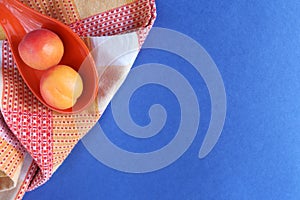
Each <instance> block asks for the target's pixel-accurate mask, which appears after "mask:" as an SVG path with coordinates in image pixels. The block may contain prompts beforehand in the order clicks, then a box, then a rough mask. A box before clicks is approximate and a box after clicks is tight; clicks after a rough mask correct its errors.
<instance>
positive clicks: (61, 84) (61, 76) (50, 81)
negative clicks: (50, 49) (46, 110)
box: [40, 65, 83, 109]
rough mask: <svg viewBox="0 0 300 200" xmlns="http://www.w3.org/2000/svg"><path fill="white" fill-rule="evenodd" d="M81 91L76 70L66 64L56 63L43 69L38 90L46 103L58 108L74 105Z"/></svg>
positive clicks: (81, 85) (80, 82)
mask: <svg viewBox="0 0 300 200" xmlns="http://www.w3.org/2000/svg"><path fill="white" fill-rule="evenodd" d="M82 91H83V83H82V79H81V77H80V75H79V73H78V72H76V71H75V70H74V69H72V68H71V67H69V66H67V65H57V66H54V67H52V68H50V69H48V70H46V71H45V73H44V74H43V75H42V78H41V81H40V92H41V95H42V97H43V99H44V100H45V102H46V103H47V104H49V105H50V106H52V107H54V108H58V109H67V108H71V107H72V106H74V104H75V103H76V101H77V99H78V98H79V97H80V95H81V94H82Z"/></svg>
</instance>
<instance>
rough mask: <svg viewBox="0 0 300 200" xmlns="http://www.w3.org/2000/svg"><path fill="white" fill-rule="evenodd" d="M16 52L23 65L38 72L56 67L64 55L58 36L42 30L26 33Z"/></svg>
mask: <svg viewBox="0 0 300 200" xmlns="http://www.w3.org/2000/svg"><path fill="white" fill-rule="evenodd" d="M18 50H19V55H20V57H21V59H22V60H23V61H24V63H25V64H26V65H28V66H29V67H32V68H34V69H38V70H45V69H48V68H50V67H53V66H55V65H57V64H58V63H59V62H60V61H61V59H62V57H63V54H64V46H63V42H62V41H61V39H60V38H59V36H58V35H57V34H55V33H54V32H52V31H50V30H47V29H43V28H42V29H37V30H34V31H31V32H29V33H27V34H26V35H25V37H24V38H23V39H22V41H21V42H20V44H19V46H18Z"/></svg>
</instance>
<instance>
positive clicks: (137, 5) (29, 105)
mask: <svg viewBox="0 0 300 200" xmlns="http://www.w3.org/2000/svg"><path fill="white" fill-rule="evenodd" d="M22 2H23V3H24V4H26V5H28V6H29V7H32V8H33V9H35V10H37V11H39V12H41V13H43V14H45V15H48V16H51V17H53V18H56V19H58V20H60V21H62V22H64V23H66V24H69V26H70V27H71V28H72V29H73V30H74V32H76V33H77V34H78V35H79V36H81V37H82V38H84V40H85V41H86V42H87V44H88V46H89V47H90V49H91V52H92V55H93V56H94V58H95V62H96V65H97V69H98V73H99V75H100V82H99V92H98V97H97V99H96V100H95V102H94V103H93V104H92V105H91V106H90V107H89V108H88V109H86V110H85V111H83V112H81V113H78V114H59V113H56V112H54V111H52V110H49V109H48V108H46V107H45V106H43V105H42V104H41V103H40V102H39V101H38V100H37V99H36V98H35V97H34V96H33V95H32V93H31V92H30V90H29V89H28V88H27V86H26V85H25V84H24V82H23V80H22V78H21V76H20V75H19V72H18V70H17V68H16V66H15V63H14V60H13V58H12V54H11V51H10V48H9V45H8V42H7V41H6V40H4V35H3V32H2V31H1V30H0V39H1V38H2V39H3V40H1V41H0V45H1V46H2V51H0V66H1V70H0V72H1V73H0V96H1V98H0V107H1V113H0V199H1V200H10V199H22V197H23V195H24V193H25V192H26V191H28V190H33V189H35V188H36V187H38V186H40V185H41V184H43V183H45V182H46V181H47V180H48V179H49V178H50V177H51V175H52V174H53V173H54V172H55V170H56V169H57V168H58V167H59V166H60V165H61V164H62V162H63V161H64V159H65V158H66V157H67V156H68V154H69V153H70V151H71V150H72V149H73V147H74V146H75V145H76V143H77V142H78V141H79V140H80V139H81V138H82V137H83V136H84V135H85V134H86V133H87V132H88V131H89V130H90V129H91V128H92V127H93V126H94V124H95V123H96V122H97V121H98V120H99V118H100V116H101V114H102V113H103V112H104V110H105V108H106V106H107V105H108V103H109V101H110V100H111V98H112V97H113V95H114V94H115V92H116V91H117V89H118V88H119V87H120V85H121V84H122V82H123V81H124V79H125V78H126V76H127V74H128V72H129V70H130V68H131V66H132V64H133V62H134V60H135V58H136V56H137V54H138V51H139V49H140V47H141V45H142V43H143V42H144V40H145V38H146V36H147V34H148V32H149V30H150V29H151V27H152V25H153V22H154V20H155V17H156V12H155V2H154V0H118V1H111V0H98V1H94V0H85V1H81V0H34V1H33V0H23V1H22Z"/></svg>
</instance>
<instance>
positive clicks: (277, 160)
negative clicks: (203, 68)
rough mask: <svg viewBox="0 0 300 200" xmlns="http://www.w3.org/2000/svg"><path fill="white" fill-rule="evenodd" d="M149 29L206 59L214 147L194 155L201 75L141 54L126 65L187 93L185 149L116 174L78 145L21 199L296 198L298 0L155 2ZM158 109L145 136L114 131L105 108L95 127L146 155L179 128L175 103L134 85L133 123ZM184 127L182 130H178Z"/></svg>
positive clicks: (204, 93) (299, 167)
mask: <svg viewBox="0 0 300 200" xmlns="http://www.w3.org/2000/svg"><path fill="white" fill-rule="evenodd" d="M156 3H157V14H158V17H157V20H156V23H155V27H164V28H168V29H172V30H175V31H178V32H180V33H183V34H185V35H187V36H189V37H191V38H193V39H194V40H195V41H197V42H198V43H199V44H201V45H202V46H203V47H204V48H205V50H206V51H207V52H208V53H209V55H210V56H211V58H212V59H213V60H214V62H215V64H216V65H217V67H218V70H219V72H220V74H221V76H222V78H223V82H224V86H225V89H226V97H227V113H226V120H225V125H224V129H223V131H222V135H221V137H220V139H219V141H218V143H217V144H216V146H215V147H214V149H213V150H212V151H211V152H210V153H209V154H208V156H206V157H205V158H204V159H199V157H198V153H199V149H200V146H201V144H202V142H203V139H204V137H205V133H206V131H207V129H208V127H209V122H210V118H211V101H210V96H209V91H208V88H207V86H206V84H205V81H204V80H203V77H201V76H199V74H197V71H196V70H195V68H194V67H193V66H192V65H191V63H188V62H187V61H186V60H185V59H183V58H181V57H179V56H176V55H174V54H172V53H170V52H165V51H161V50H155V49H143V50H142V51H141V53H140V54H139V57H138V59H137V61H136V63H135V66H134V67H138V66H140V65H142V64H144V63H160V64H165V65H168V66H169V67H172V68H173V69H175V70H176V71H177V72H179V73H180V74H182V75H183V76H184V77H185V78H186V79H187V80H188V81H189V83H190V85H191V86H192V87H193V89H194V92H195V94H196V95H197V99H198V101H199V106H200V107H201V115H200V121H199V129H198V131H197V135H196V137H195V138H194V140H193V143H192V144H191V146H190V147H189V148H188V149H187V151H186V152H185V153H184V154H183V155H182V156H181V157H180V158H179V159H178V160H176V162H174V163H172V164H171V165H169V166H167V167H165V168H163V169H161V170H158V171H153V172H150V173H138V174H136V173H125V172H122V171H118V170H115V169H112V168H111V167H108V166H106V165H104V164H103V163H101V162H99V161H98V160H96V159H95V158H94V157H93V156H92V155H91V154H90V153H89V152H88V151H87V150H86V148H85V146H84V145H83V143H82V142H79V144H78V145H77V146H76V147H75V149H74V150H73V151H72V153H71V154H70V156H69V157H68V158H67V159H66V161H65V162H64V163H63V165H62V166H61V167H60V168H59V169H58V170H57V172H56V173H55V174H54V175H53V177H52V178H51V180H50V181H49V182H47V183H46V184H45V185H43V186H42V187H40V188H38V189H36V190H35V191H33V192H29V193H27V194H26V195H25V198H24V199H25V200H36V199H43V200H53V199H56V200H69V199H70V200H81V199H82V200H85V199H95V200H98V199H99V200H100V199H116V200H118V199H122V200H123V199H129V200H140V199H145V200H153V199H163V200H165V199H172V200H177V199H178V200H182V199H191V200H200V199H205V200H206V199H217V200H223V199H224V200H241V199H249V200H250V199H251V200H252V199H272V200H273V199H295V200H297V199H300V190H299V187H300V134H299V133H300V132H299V130H300V3H299V2H298V1H293V0H290V1H286V0H275V1H258V0H255V1H244V0H242V1H241V0H239V1H238V0H234V1H221V0H213V1H203V0H199V1H184V2H183V1H179V0H173V1H169V0H164V1H162V0H157V1H156ZM153 104H161V105H163V106H164V108H165V110H166V112H167V113H168V118H167V120H166V124H165V126H164V128H163V129H162V130H161V131H160V133H159V134H157V135H155V136H153V137H151V138H148V139H137V138H133V137H130V136H128V135H126V134H124V133H123V131H122V130H120V128H119V127H118V126H117V124H116V123H115V121H114V118H113V116H112V109H111V106H109V107H108V109H107V110H106V112H105V114H104V115H103V116H102V119H101V120H100V124H101V126H102V129H103V131H104V132H105V133H106V135H107V137H108V138H109V139H110V140H111V141H112V142H113V143H114V144H116V145H117V146H119V147H120V148H122V149H126V150H127V151H131V152H137V153H143V152H151V151H154V150H157V149H160V148H162V147H163V146H164V145H167V144H168V143H169V142H170V141H171V140H172V139H173V138H174V137H175V135H176V130H177V129H178V127H179V124H180V116H181V115H180V114H181V111H180V104H179V102H178V100H176V97H175V96H174V94H172V92H170V91H169V90H168V88H166V87H163V86H160V85H158V84H152V85H151V84H150V85H145V86H143V87H141V88H139V89H138V90H137V91H136V92H135V93H134V95H133V96H132V98H131V101H130V112H131V115H132V118H133V120H134V121H135V123H137V124H138V125H140V126H145V125H147V124H148V123H150V119H149V116H148V111H149V107H150V106H151V105H153ZM187 131H188V130H187Z"/></svg>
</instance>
